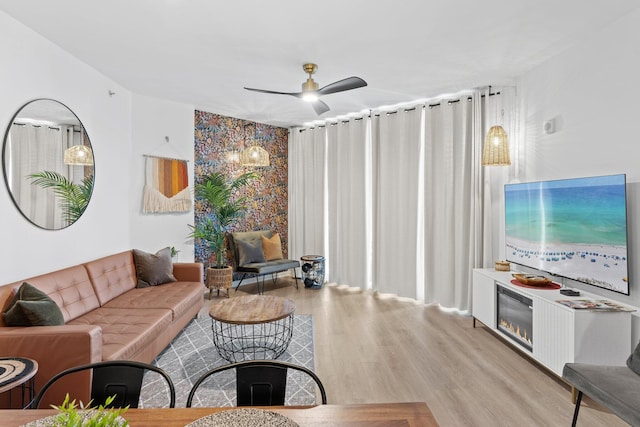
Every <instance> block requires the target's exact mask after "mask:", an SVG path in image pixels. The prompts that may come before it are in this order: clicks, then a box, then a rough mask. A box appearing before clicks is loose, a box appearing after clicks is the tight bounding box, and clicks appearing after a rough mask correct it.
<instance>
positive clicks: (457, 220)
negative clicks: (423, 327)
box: [424, 94, 483, 310]
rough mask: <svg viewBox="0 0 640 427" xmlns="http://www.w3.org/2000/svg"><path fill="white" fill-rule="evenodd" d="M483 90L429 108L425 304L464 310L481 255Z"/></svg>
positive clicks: (425, 228)
mask: <svg viewBox="0 0 640 427" xmlns="http://www.w3.org/2000/svg"><path fill="white" fill-rule="evenodd" d="M480 99H481V97H480V94H475V95H474V96H473V97H471V100H468V99H466V97H465V98H462V99H460V100H459V101H457V102H451V103H449V102H444V101H443V102H441V103H440V105H437V106H433V107H430V108H427V109H426V110H425V121H424V134H425V150H424V170H425V176H424V189H425V192H424V196H425V216H424V219H425V227H424V230H425V231H424V243H425V252H424V296H425V302H435V303H439V304H441V305H443V306H445V307H455V308H458V309H460V310H466V309H468V308H469V305H470V297H471V293H470V286H469V284H470V283H471V278H472V269H473V267H475V266H479V262H480V260H481V254H482V241H483V239H482V210H483V208H482V195H481V186H480V185H479V183H481V182H482V169H481V168H482V166H481V156H482V139H483V138H482V128H481V126H476V125H475V124H481V123H482V122H481V121H478V120H477V118H479V117H480V115H479V114H480V113H481V103H480Z"/></svg>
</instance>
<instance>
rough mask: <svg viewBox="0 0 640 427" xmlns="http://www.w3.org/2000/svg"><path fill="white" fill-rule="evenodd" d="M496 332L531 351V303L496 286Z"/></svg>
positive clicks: (525, 298) (527, 299)
mask: <svg viewBox="0 0 640 427" xmlns="http://www.w3.org/2000/svg"><path fill="white" fill-rule="evenodd" d="M496 292H497V305H498V310H497V316H498V319H497V321H498V322H497V323H498V330H499V331H501V332H502V333H504V334H505V335H507V337H508V338H510V339H511V340H512V341H513V342H515V343H516V344H518V345H521V346H522V347H524V348H526V349H527V350H529V351H533V306H532V304H533V301H532V300H531V299H530V298H527V297H526V296H524V295H520V294H519V293H517V292H514V291H512V290H510V289H507V288H505V287H503V286H500V285H498V286H496Z"/></svg>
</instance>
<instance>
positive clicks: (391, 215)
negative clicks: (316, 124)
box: [372, 108, 422, 298]
mask: <svg viewBox="0 0 640 427" xmlns="http://www.w3.org/2000/svg"><path fill="white" fill-rule="evenodd" d="M421 116H422V109H421V108H413V109H409V110H404V109H401V110H398V111H397V112H394V113H381V114H380V115H379V116H376V117H375V118H374V122H373V125H374V126H373V134H372V155H373V159H372V160H373V170H372V172H373V184H372V190H373V259H372V267H373V269H372V278H373V289H375V290H377V291H379V292H382V293H394V294H397V295H398V296H402V297H410V298H417V296H418V295H417V292H416V291H417V286H416V283H417V279H418V275H417V274H418V266H419V264H421V260H420V259H419V258H418V254H419V253H421V252H422V248H421V247H420V245H421V242H422V239H421V238H420V237H419V234H418V230H419V227H420V224H419V200H420V199H421V197H420V193H419V190H420V181H421V179H420V178H421V176H420V156H421V146H422V141H421V129H420V122H421Z"/></svg>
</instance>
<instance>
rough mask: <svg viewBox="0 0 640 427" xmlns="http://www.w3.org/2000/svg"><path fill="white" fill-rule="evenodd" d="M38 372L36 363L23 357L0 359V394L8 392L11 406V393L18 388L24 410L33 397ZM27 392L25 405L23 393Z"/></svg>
mask: <svg viewBox="0 0 640 427" xmlns="http://www.w3.org/2000/svg"><path fill="white" fill-rule="evenodd" d="M37 372H38V362H36V361H35V360H33V359H27V358H24V357H0V393H4V392H9V404H10V405H11V403H12V399H11V391H12V390H13V389H14V388H16V387H18V386H20V391H21V398H22V400H21V403H22V407H23V408H25V407H26V406H27V405H30V404H31V402H32V401H33V398H34V397H35V391H36V387H35V376H36V373H37ZM26 391H28V392H29V393H28V397H29V401H28V403H26V404H25V399H24V397H25V392H26Z"/></svg>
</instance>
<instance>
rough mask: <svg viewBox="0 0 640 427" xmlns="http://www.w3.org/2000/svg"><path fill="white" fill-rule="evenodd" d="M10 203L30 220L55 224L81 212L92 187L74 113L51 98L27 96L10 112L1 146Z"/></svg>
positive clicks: (87, 150) (84, 140) (86, 148)
mask: <svg viewBox="0 0 640 427" xmlns="http://www.w3.org/2000/svg"><path fill="white" fill-rule="evenodd" d="M2 157H3V162H4V163H3V166H4V181H5V184H6V185H7V189H8V190H9V193H10V194H11V198H12V199H13V203H14V204H15V205H16V207H17V208H18V210H19V211H20V213H22V215H23V216H24V217H25V218H26V219H28V220H29V221H30V222H31V223H33V224H34V225H36V226H38V227H40V228H44V229H47V230H60V229H62V228H65V227H68V226H70V225H71V224H73V223H74V222H76V221H77V220H78V219H79V218H80V216H81V215H82V214H83V212H84V211H85V209H86V208H87V205H88V204H89V200H90V199H91V193H92V191H93V181H94V165H93V151H92V149H91V143H90V141H89V136H88V135H87V132H86V131H85V129H84V126H82V123H81V122H80V120H79V119H78V117H77V116H76V115H75V114H74V113H73V111H71V110H70V109H69V108H68V107H67V106H66V105H64V104H62V103H60V102H58V101H55V100H52V99H36V100H34V101H31V102H28V103H27V104H25V105H24V106H23V107H22V108H20V109H19V110H18V112H17V113H16V114H15V115H14V116H13V119H12V120H11V122H10V123H9V126H8V127H7V131H6V132H5V136H4V145H3V147H2Z"/></svg>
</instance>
